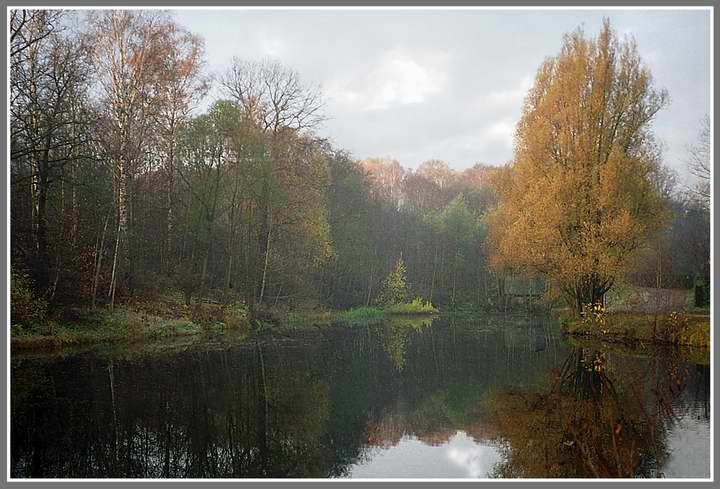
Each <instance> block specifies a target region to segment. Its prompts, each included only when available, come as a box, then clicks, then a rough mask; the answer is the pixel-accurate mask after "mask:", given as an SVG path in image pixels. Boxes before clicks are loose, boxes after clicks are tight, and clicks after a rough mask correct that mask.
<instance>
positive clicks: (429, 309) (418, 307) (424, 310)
mask: <svg viewBox="0 0 720 489" xmlns="http://www.w3.org/2000/svg"><path fill="white" fill-rule="evenodd" d="M385 312H386V313H388V314H432V313H436V312H438V310H437V309H436V308H435V307H433V305H432V303H430V301H427V302H423V300H422V299H420V298H419V297H416V298H415V299H413V301H412V302H410V303H404V304H392V305H389V306H387V307H385Z"/></svg>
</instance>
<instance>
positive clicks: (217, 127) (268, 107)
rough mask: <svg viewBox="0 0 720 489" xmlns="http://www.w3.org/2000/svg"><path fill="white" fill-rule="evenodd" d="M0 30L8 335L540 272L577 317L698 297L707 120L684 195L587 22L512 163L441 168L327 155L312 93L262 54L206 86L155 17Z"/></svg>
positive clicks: (436, 163)
mask: <svg viewBox="0 0 720 489" xmlns="http://www.w3.org/2000/svg"><path fill="white" fill-rule="evenodd" d="M9 15H10V16H11V19H10V35H9V39H10V61H11V63H10V67H11V73H10V111H11V113H10V145H11V151H10V162H9V165H10V205H11V210H10V221H11V222H10V225H11V272H12V274H11V277H12V304H13V308H12V324H13V325H17V326H18V331H23V329H32V328H37V324H38V323H42V322H43V321H44V320H45V318H46V317H48V316H49V315H53V314H56V315H57V314H62V311H63V310H64V309H67V308H86V309H87V308H92V309H95V308H109V309H112V308H114V307H117V306H118V305H122V304H129V303H133V302H134V301H138V300H148V301H152V300H157V299H158V298H162V297H167V296H168V295H169V294H175V295H178V296H179V295H182V298H183V301H184V302H185V303H186V304H191V303H196V302H199V301H200V302H201V301H209V302H213V303H219V304H234V303H238V304H244V305H247V306H248V307H249V310H250V311H251V314H257V311H261V310H263V309H270V308H281V309H286V310H307V309H313V310H344V309H350V308H356V307H363V306H365V307H367V306H371V305H375V304H378V303H381V302H383V301H385V302H388V301H390V302H395V303H397V302H408V301H410V300H412V299H414V298H420V299H421V300H422V301H427V302H429V303H431V304H433V305H435V306H437V307H439V308H440V309H441V310H445V309H453V308H456V307H463V306H464V307H471V308H473V309H475V310H487V311H493V310H503V309H505V310H507V308H508V305H509V306H510V307H513V304H514V303H513V302H512V301H509V298H510V299H511V298H512V297H513V296H516V295H522V294H523V292H518V290H517V289H518V287H517V286H511V284H514V283H516V282H517V280H516V278H517V277H528V278H529V279H534V278H537V277H539V278H541V279H542V287H543V298H542V301H541V302H542V303H544V304H553V303H557V302H558V301H560V302H562V301H563V300H565V302H567V303H568V304H570V307H577V308H578V309H579V310H581V309H582V307H583V306H584V305H585V304H588V303H590V304H592V303H595V302H601V301H602V300H603V299H604V296H605V294H606V293H607V292H608V291H609V290H610V289H611V288H612V287H613V286H615V288H617V287H618V286H619V284H621V283H622V284H626V285H630V286H634V287H652V288H658V289H665V288H674V289H685V290H690V289H692V288H694V287H696V286H698V285H699V286H705V289H706V288H707V284H709V283H710V262H709V256H710V227H709V219H710V192H709V188H710V186H709V185H710V184H709V182H710V180H709V178H710V123H709V119H707V118H706V119H705V120H704V121H699V126H698V139H697V141H696V143H695V144H693V145H692V146H691V147H688V148H687V157H688V160H687V162H685V163H686V164H687V166H688V168H689V171H690V172H691V173H693V174H694V175H695V176H696V177H697V181H698V182H699V183H698V184H697V185H696V186H695V185H689V186H688V185H685V184H683V183H682V182H681V179H680V177H679V176H678V174H677V173H676V172H674V171H673V170H671V169H670V168H669V167H668V166H667V165H665V164H664V163H663V159H662V151H661V147H660V144H659V143H658V142H656V141H655V140H654V139H653V135H652V130H651V122H652V119H653V117H654V115H655V114H656V113H657V112H658V111H660V110H662V108H663V107H664V106H665V105H666V104H667V100H668V94H667V93H666V92H664V91H663V90H660V89H656V88H655V87H654V84H653V80H652V77H651V75H650V74H649V72H648V71H647V69H646V68H645V67H644V65H643V64H642V61H641V60H640V58H639V55H638V54H637V50H636V47H635V46H634V45H633V44H632V43H625V42H623V41H620V40H618V39H617V37H616V36H615V35H614V33H613V31H612V29H611V28H610V26H609V23H608V22H606V24H605V25H604V27H603V30H602V31H601V33H600V35H599V36H598V37H597V38H589V37H587V36H586V35H585V34H584V33H583V32H582V31H581V30H578V31H575V32H574V33H571V34H568V35H566V36H565V38H564V42H563V48H562V51H561V52H560V54H559V55H558V56H557V57H555V58H549V60H548V61H547V62H546V63H545V64H544V65H542V66H541V67H540V69H539V70H538V74H537V77H536V80H535V86H534V87H533V88H532V89H531V90H530V91H529V92H528V95H527V96H526V99H525V105H524V108H523V117H522V119H521V121H520V122H519V124H518V127H517V128H516V136H515V140H516V143H515V145H516V148H515V157H514V160H513V161H510V162H478V163H477V164H475V165H474V166H472V167H471V168H468V169H466V170H455V169H453V167H452V162H445V161H441V160H438V159H428V160H427V161H425V162H424V163H422V164H421V165H420V166H419V167H417V168H416V169H409V168H405V167H403V166H402V165H401V162H398V161H395V160H392V159H389V158H382V157H377V158H366V159H357V158H356V156H355V155H352V154H350V153H348V152H347V151H344V150H343V149H342V148H338V147H335V146H334V144H333V143H332V142H331V141H328V140H326V139H324V138H323V137H321V136H320V133H321V128H322V127H323V124H332V120H331V119H330V117H331V114H327V113H326V112H325V103H324V100H323V95H322V91H321V89H320V87H315V86H312V85H310V84H307V83H305V82H304V80H303V78H302V75H301V74H300V73H298V72H296V71H294V70H293V68H292V67H290V66H284V65H283V64H281V63H279V62H277V61H274V60H272V59H260V58H258V59H241V58H234V59H233V61H232V63H231V64H230V65H229V66H227V67H226V68H225V70H224V71H222V72H220V73H210V72H209V70H208V69H207V63H206V58H205V56H206V53H205V51H204V43H203V39H202V38H200V37H198V36H197V35H195V34H193V33H192V32H188V31H187V30H186V29H185V28H183V27H182V26H181V25H179V24H178V23H177V22H176V21H175V20H174V18H173V16H172V14H170V13H167V12H162V11H154V10H153V11H131V10H121V11H112V10H103V11H90V12H71V11H55V10H13V11H11V12H10V13H9ZM603 68H604V69H605V71H603ZM608 73H610V75H608ZM583 80H585V82H583ZM588 80H590V81H591V82H592V83H590V82H588ZM594 86H602V87H604V88H603V89H602V90H592V89H588V88H587V87H594ZM574 87H578V88H577V90H576V89H575V88H574ZM588 90H589V92H588V93H586V91H588ZM558 107H562V109H558ZM577 107H581V109H582V110H575V108H577ZM588 121H590V122H588ZM593 121H595V122H593ZM597 121H599V122H597ZM604 121H607V123H606V122H604ZM598 127H599V129H597V130H596V129H594V128H598ZM598 138H599V139H598ZM598 140H599V143H598V142H597V141H598ZM428 156H429V158H431V157H432V155H428ZM479 156H480V155H479ZM541 161H542V162H545V163H542V164H541V163H539V162H541ZM589 162H593V163H589ZM573 165H574V166H573ZM588 182H590V183H588ZM593 182H594V183H593ZM628 196H630V197H628ZM568 209H572V212H569V211H568ZM608 216H610V217H608ZM603 219H604V220H603ZM589 222H590V223H595V224H597V225H596V226H594V227H593V225H590V224H588V223H589ZM557 230H560V231H559V234H558V235H559V236H561V239H557V238H556V237H555V236H556V234H554V231H557ZM393 271H394V272H396V274H399V275H397V277H399V280H400V282H401V284H400V285H401V286H400V288H399V296H396V297H393V298H392V299H388V298H387V297H386V294H387V293H388V284H389V283H390V281H391V280H390V279H391V278H392V275H393V274H392V273H391V272H393ZM389 274H390V275H389ZM578 284H581V285H578ZM582 284H587V285H582ZM391 292H397V290H394V291H391ZM14 331H15V329H14Z"/></svg>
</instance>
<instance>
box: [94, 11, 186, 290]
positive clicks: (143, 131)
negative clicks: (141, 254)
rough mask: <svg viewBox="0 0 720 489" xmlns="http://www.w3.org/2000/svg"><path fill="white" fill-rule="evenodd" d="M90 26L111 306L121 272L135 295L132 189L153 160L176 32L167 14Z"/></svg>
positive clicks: (100, 17)
mask: <svg viewBox="0 0 720 489" xmlns="http://www.w3.org/2000/svg"><path fill="white" fill-rule="evenodd" d="M90 26H91V28H90V32H89V36H90V39H91V40H92V43H93V46H94V53H93V54H94V61H95V64H96V67H97V70H96V71H97V74H98V76H99V82H100V83H99V85H100V89H101V102H102V104H103V109H104V116H105V118H104V119H105V126H106V127H105V130H104V134H105V136H106V138H105V141H104V143H105V144H104V147H105V149H104V151H105V154H106V157H107V158H108V160H109V161H110V162H112V165H113V169H114V174H115V198H116V205H117V235H116V242H115V253H114V258H113V266H112V268H113V273H112V277H113V278H112V279H111V286H110V292H109V296H110V302H111V304H113V303H114V298H115V289H116V286H117V282H118V278H119V277H120V268H121V269H122V280H123V285H124V286H125V287H126V288H127V289H128V290H130V291H131V290H132V254H131V246H130V237H131V235H132V233H131V232H130V229H129V227H130V223H131V222H132V219H131V217H130V216H131V212H132V205H131V204H132V188H133V183H134V178H135V174H136V173H137V171H138V170H139V167H140V165H142V164H145V163H147V162H148V160H149V158H146V156H147V155H146V151H147V150H148V148H147V144H146V143H147V141H148V139H149V134H150V132H151V130H152V129H153V124H154V121H155V120H156V117H155V116H156V115H157V109H158V107H160V106H161V104H160V102H161V100H162V95H163V94H164V93H165V90H164V88H163V87H166V86H167V81H168V79H169V78H170V76H169V67H168V65H167V64H166V60H167V59H168V57H169V56H171V53H173V52H174V41H175V39H174V36H173V35H172V33H173V32H174V31H175V29H176V28H175V25H174V23H173V22H172V20H171V19H170V18H169V17H168V15H167V14H166V13H163V12H158V11H139V10H137V11H131V10H106V11H101V12H93V14H92V15H91V16H90ZM171 59H172V58H171ZM118 259H119V260H120V262H119V263H118Z"/></svg>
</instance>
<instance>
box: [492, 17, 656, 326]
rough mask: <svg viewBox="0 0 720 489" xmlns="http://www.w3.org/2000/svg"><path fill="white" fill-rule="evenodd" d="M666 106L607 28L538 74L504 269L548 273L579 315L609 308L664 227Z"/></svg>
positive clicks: (570, 46)
mask: <svg viewBox="0 0 720 489" xmlns="http://www.w3.org/2000/svg"><path fill="white" fill-rule="evenodd" d="M666 103H667V93H666V92H665V91H664V90H657V89H656V88H654V86H653V79H652V76H651V74H650V71H649V70H648V69H647V68H646V67H645V66H644V65H643V63H642V61H641V59H640V56H639V55H638V52H637V47H636V45H635V43H634V42H633V41H619V40H618V39H617V36H616V34H615V33H614V32H613V31H612V30H611V28H610V24H609V21H607V20H605V21H604V23H603V28H602V30H601V32H600V34H599V36H598V37H597V38H595V39H588V38H586V37H585V35H584V33H583V32H582V30H577V31H575V32H573V33H572V34H570V35H566V36H565V38H564V42H563V46H562V50H561V52H560V54H559V55H558V56H556V57H553V58H549V59H547V60H546V61H545V62H544V63H543V64H542V66H541V67H540V69H539V71H538V74H537V77H536V79H535V84H534V86H533V88H532V89H531V90H530V92H529V94H528V95H527V98H526V99H525V106H524V109H523V114H522V118H521V120H520V122H519V124H518V127H517V133H516V147H515V158H514V162H513V164H512V167H511V169H510V171H509V172H507V173H505V174H504V178H499V179H498V191H499V194H500V198H501V203H500V206H499V208H498V209H497V211H496V213H495V215H494V217H493V228H492V231H493V244H494V262H495V264H496V266H497V267H499V268H502V267H509V268H512V269H515V270H518V271H524V272H529V273H542V274H544V275H545V276H546V277H548V278H549V279H550V280H551V281H552V282H553V283H554V284H555V285H556V286H557V287H558V288H559V289H560V290H561V291H562V292H563V294H564V295H565V297H566V299H567V301H568V303H569V304H570V305H571V307H572V308H573V309H574V310H575V311H576V312H578V313H580V312H581V310H582V308H583V307H584V305H586V304H589V303H597V302H602V301H603V298H604V294H605V292H607V290H609V289H610V287H612V285H613V283H614V281H615V280H616V278H618V277H619V276H620V275H621V274H622V273H623V272H624V271H625V270H627V268H628V267H629V265H630V264H631V260H632V258H633V254H634V252H635V251H636V250H638V249H639V248H640V247H641V246H643V245H644V244H645V243H646V241H647V239H648V237H649V236H650V235H651V234H652V233H653V232H654V231H655V230H656V229H657V228H658V227H659V226H660V224H661V221H662V214H663V213H662V201H661V199H660V196H659V195H658V192H657V191H656V189H655V188H654V185H653V181H652V178H651V177H652V175H653V173H654V172H655V171H656V169H657V166H658V164H659V152H658V150H657V147H656V145H655V144H654V142H653V137H652V133H651V130H650V123H651V121H652V119H653V117H654V116H655V114H656V113H657V112H658V111H659V110H660V109H661V108H662V107H664V106H665V104H666Z"/></svg>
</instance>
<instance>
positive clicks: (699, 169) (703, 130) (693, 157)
mask: <svg viewBox="0 0 720 489" xmlns="http://www.w3.org/2000/svg"><path fill="white" fill-rule="evenodd" d="M688 167H689V169H690V173H692V174H693V175H695V176H696V177H697V178H698V180H699V181H698V183H697V184H696V185H695V187H694V188H693V189H692V191H693V192H694V193H695V195H696V196H697V197H698V198H699V199H700V200H701V202H702V203H703V205H704V206H705V208H707V209H709V208H710V178H711V175H710V173H711V171H710V117H708V116H707V115H706V116H705V117H703V118H702V120H701V121H700V131H699V132H698V137H697V142H696V143H695V144H694V145H692V146H689V147H688Z"/></svg>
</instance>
